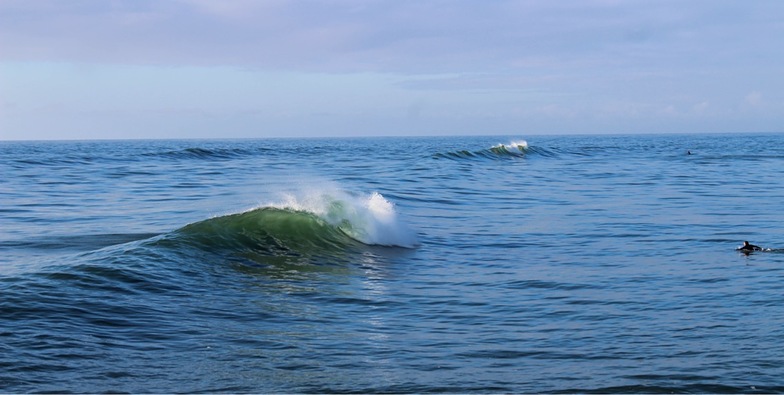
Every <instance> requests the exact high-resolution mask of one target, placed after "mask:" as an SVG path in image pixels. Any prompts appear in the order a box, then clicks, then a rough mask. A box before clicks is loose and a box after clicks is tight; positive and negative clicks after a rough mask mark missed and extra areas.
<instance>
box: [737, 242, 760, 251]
mask: <svg viewBox="0 0 784 395" xmlns="http://www.w3.org/2000/svg"><path fill="white" fill-rule="evenodd" d="M738 251H741V252H744V253H749V252H752V251H762V248H761V247H759V246H755V245H754V244H749V242H748V241H744V242H743V245H742V246H740V247H738Z"/></svg>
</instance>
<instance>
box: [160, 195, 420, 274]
mask: <svg viewBox="0 0 784 395" xmlns="http://www.w3.org/2000/svg"><path fill="white" fill-rule="evenodd" d="M157 242H158V243H164V244H168V245H172V244H174V245H179V246H182V245H183V244H184V245H190V246H193V247H196V248H198V249H200V250H206V251H209V252H221V251H223V253H228V254H231V255H241V256H245V257H251V258H252V259H254V260H256V261H260V262H265V263H269V262H274V261H278V260H281V259H282V260H285V261H288V260H291V259H295V260H303V259H304V260H309V258H311V257H316V256H337V255H341V254H343V253H344V252H346V251H347V250H350V249H353V248H360V247H361V246H362V245H366V246H389V247H404V248H414V247H416V246H417V245H418V241H417V238H416V235H415V233H414V232H412V231H411V230H410V229H409V228H408V227H407V226H406V225H405V224H404V223H403V222H402V221H401V220H400V219H399V218H398V215H397V212H396V211H395V208H394V205H393V204H392V203H391V202H389V201H388V200H386V199H385V198H384V197H383V196H382V195H381V194H379V193H372V194H370V195H369V196H353V195H350V194H347V193H344V192H341V193H340V194H339V195H334V194H327V193H317V194H314V195H311V196H305V197H295V196H293V195H290V196H287V197H286V199H285V200H284V201H283V202H281V203H274V204H269V205H263V206H260V207H257V208H254V209H251V210H248V211H245V212H241V213H236V214H230V215H224V216H218V217H214V218H210V219H207V220H204V221H200V222H196V223H192V224H189V225H186V226H184V227H182V228H180V229H178V230H176V231H175V232H172V233H171V234H168V235H165V236H164V237H163V238H162V239H160V240H158V241H157ZM172 246H173V245H172Z"/></svg>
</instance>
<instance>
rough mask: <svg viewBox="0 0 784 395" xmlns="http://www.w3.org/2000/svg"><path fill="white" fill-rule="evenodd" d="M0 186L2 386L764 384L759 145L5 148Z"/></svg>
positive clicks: (769, 197) (780, 318) (778, 153)
mask: <svg viewBox="0 0 784 395" xmlns="http://www.w3.org/2000/svg"><path fill="white" fill-rule="evenodd" d="M0 174H1V175H2V176H0V252H2V254H0V339H2V341H0V392H3V393H29V392H58V393H68V392H77V393H99V392H133V393H152V392H155V393H164V392H165V393H171V392H220V393H228V392H231V393H436V392H438V393H444V392H446V393H526V392H535V393H661V392H670V393H693V392H698V393H706V392H710V393H778V392H784V380H783V379H782V377H784V343H782V342H781V339H782V336H784V330H783V329H782V328H784V325H783V324H784V296H783V295H782V293H781V291H780V290H781V284H782V282H783V281H784V253H782V251H784V237H782V236H783V235H784V231H783V230H782V228H781V224H782V223H784V181H782V180H784V135H781V134H737V135H728V134H724V135H711V134H683V135H630V136H624V135H606V136H537V135H535V134H516V135H510V136H477V137H416V138H415V137H409V138H397V137H388V138H343V139H255V140H139V141H57V142H36V141H19V142H11V141H4V142H0ZM745 240H748V241H750V242H751V243H752V244H755V245H758V246H761V247H762V248H763V250H762V251H753V252H750V253H743V252H741V251H737V250H736V248H737V247H738V246H739V245H741V244H742V242H743V241H745Z"/></svg>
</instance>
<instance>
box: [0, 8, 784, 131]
mask: <svg viewBox="0 0 784 395" xmlns="http://www.w3.org/2000/svg"><path fill="white" fill-rule="evenodd" d="M782 15H784V1H779V0H755V1H740V0H738V1H724V0H690V1H681V0H678V1H667V0H661V1H618V0H574V1H571V0H560V1H530V0H515V1H512V0H509V1H504V0H498V1H493V0H488V1H484V0H471V1H466V0H440V1H435V0H416V1H408V0H388V1H385V0H341V1H319V0H298V1H286V0H267V1H251V0H235V1H230V0H227V1H216V0H154V1H153V0H73V1H58V0H0V139H92V138H223V137H280V136H288V137H306V136H325V137H326V136H375V135H465V134H470V135H478V134H495V135H497V134H503V135H521V136H525V135H535V134H551V133H552V134H570V133H673V132H675V133H688V132H780V131H782V126H783V125H784V66H782V65H784V18H782Z"/></svg>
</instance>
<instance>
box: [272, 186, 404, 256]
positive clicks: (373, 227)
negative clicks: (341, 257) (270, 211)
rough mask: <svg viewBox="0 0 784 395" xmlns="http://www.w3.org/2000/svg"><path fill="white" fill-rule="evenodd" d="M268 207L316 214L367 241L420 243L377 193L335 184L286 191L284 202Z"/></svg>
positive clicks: (402, 244)
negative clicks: (355, 192) (351, 191)
mask: <svg viewBox="0 0 784 395" xmlns="http://www.w3.org/2000/svg"><path fill="white" fill-rule="evenodd" d="M267 206H268V207H270V206H271V207H276V208H281V209H289V210H297V211H306V212H309V213H313V214H315V215H317V216H319V217H320V218H322V219H323V220H324V221H326V222H327V223H329V224H331V225H333V226H335V227H338V228H340V229H341V230H342V231H343V232H344V233H346V234H347V235H349V236H350V237H352V238H354V239H356V240H358V241H361V242H362V243H365V244H369V245H385V246H400V247H408V248H413V247H416V246H417V245H418V242H417V238H416V235H415V233H414V232H413V231H412V230H411V229H409V228H408V226H406V225H405V224H404V223H403V222H402V221H401V220H400V218H399V216H398V214H397V212H396V211H395V205H394V204H393V203H392V202H390V201H388V200H387V199H386V198H384V196H382V195H381V194H380V193H378V192H373V193H371V194H370V195H360V196H357V195H352V194H349V193H348V192H345V191H343V190H341V189H338V188H335V187H326V188H321V189H310V190H307V191H299V192H295V193H287V194H285V195H284V197H283V201H282V202H280V203H275V204H270V205H267Z"/></svg>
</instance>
